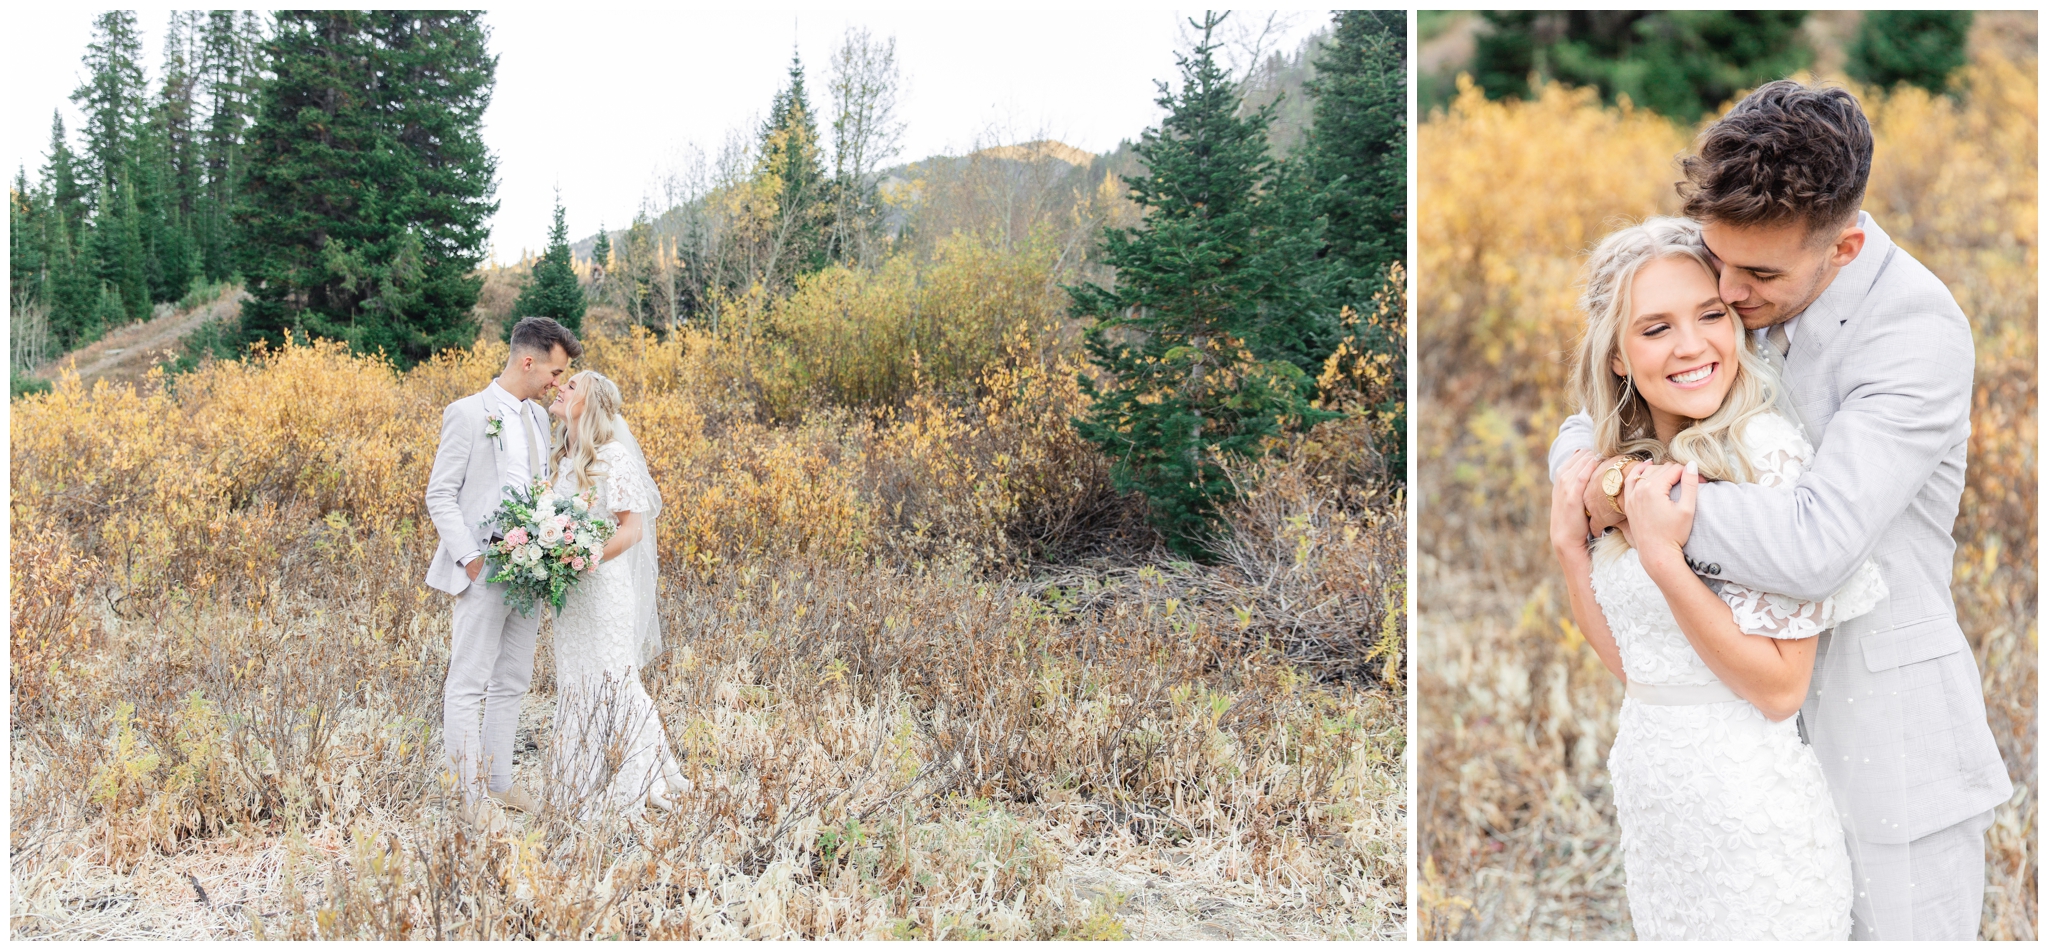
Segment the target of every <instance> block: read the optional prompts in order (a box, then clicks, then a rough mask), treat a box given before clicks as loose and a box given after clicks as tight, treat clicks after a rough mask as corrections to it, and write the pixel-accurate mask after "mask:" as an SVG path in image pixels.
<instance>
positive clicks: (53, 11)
mask: <svg viewBox="0 0 2048 951" xmlns="http://www.w3.org/2000/svg"><path fill="white" fill-rule="evenodd" d="M1193 12H1195V13H1198V12H1199V11H1193ZM94 15H95V14H94V12H93V11H91V10H89V9H69V10H67V9H62V8H56V7H37V8H32V9H28V10H22V9H20V8H11V9H10V10H9V11H8V13H7V14H6V17H7V64H6V67H5V68H6V71H7V77H8V91H7V96H6V98H7V102H8V109H9V114H8V121H7V150H8V151H7V159H8V164H9V166H10V167H9V168H8V169H7V173H8V175H9V177H10V178H11V177H12V173H13V171H14V168H13V166H20V165H26V166H27V168H28V170H29V174H30V175H31V176H32V177H33V176H34V175H35V173H36V170H37V169H38V168H39V167H40V166H41V165H42V164H43V162H44V160H45V157H46V154H47V147H48V144H49V130H50V110H51V109H52V108H62V109H63V110H64V113H65V124H66V126H67V127H68V128H69V129H70V130H71V131H72V132H73V145H74V147H76V145H77V142H78V140H77V137H76V132H77V129H78V113H77V110H76V108H75V107H74V106H72V104H71V102H70V99H69V96H70V93H71V90H72V89H74V88H76V87H77V85H78V83H79V80H80V76H81V73H82V69H81V67H80V66H79V57H80V56H81V55H83V54H84V52H85V45H86V43H87V42H88V41H89V39H90V36H91V25H92V18H93V16H94ZM1189 15H1190V11H1173V10H1166V9H1153V10H1131V9H1116V8H1109V7H1098V8H1096V9H1093V10H1087V11H1056V10H1042V9H1041V10H1033V11H1028V12H1026V11H980V10H977V11H965V10H961V11H921V12H906V11H889V12H860V11H847V10H830V11H818V10H811V11H801V12H798V11H781V12H774V11H768V12H763V11H755V10H750V11H744V12H741V11H705V10H674V9H670V10H618V9H609V8H602V7H594V6H585V5H576V4H571V5H565V6H555V7H552V8H548V9H527V8H513V9H496V10H492V11H491V12H490V13H489V14H488V15H487V16H486V18H485V22H487V23H488V24H489V25H490V27H491V31H492V38H491V45H492V48H493V50H494V51H495V52H496V53H497V54H498V56H499V59H498V85H497V91H496V94H495V96H494V97H493V99H492V101H491V107H490V110H489V112H487V113H486V114H485V127H484V137H485V139H486V140H487V141H488V142H489V144H490V146H491V149H492V150H493V151H494V152H495V153H496V154H497V156H498V195H497V197H498V199H499V202H500V206H499V209H498V214H497V217H496V219H495V220H494V221H493V222H492V234H493V239H494V251H495V253H496V255H497V257H498V258H499V259H500V260H505V261H509V260H512V259H515V258H516V257H517V256H518V255H519V253H520V250H521V249H522V248H526V249H534V250H538V249H539V248H540V246H541V245H542V244H543V243H545V241H546V237H547V227H548V216H549V214H550V212H551V210H552V207H553V205H552V203H553V199H554V188H555V187H556V186H557V185H559V186H560V187H561V190H562V200H563V203H564V204H565V205H566V206H567V208H568V223H569V231H570V234H571V235H573V236H576V237H583V236H586V235H588V234H590V233H592V232H594V231H595V230H596V228H597V226H598V223H599V221H600V220H602V221H603V222H604V223H605V224H607V225H609V226H611V227H620V226H622V225H624V224H625V223H627V222H628V221H630V220H631V218H632V217H633V213H634V211H635V209H637V208H638V207H639V205H640V202H641V199H642V197H643V196H644V195H646V194H648V193H649V192H650V191H651V190H652V189H653V188H654V184H653V182H654V180H655V178H656V176H657V174H658V172H659V171H660V170H662V169H664V168H667V167H669V166H672V165H675V164H678V163H679V162H680V161H681V157H682V156H683V155H684V154H685V150H686V149H687V147H689V146H690V145H692V144H694V145H695V146H697V147H698V148H701V149H703V150H704V152H705V153H707V154H708V155H712V156H715V155H716V153H717V150H718V147H719V145H720V143H722V142H723V141H724V139H725V136H726V132H727V130H729V129H732V128H736V127H742V128H747V129H752V128H754V127H756V125H757V124H758V122H759V118H760V116H761V115H762V114H763V113H765V112H766V111H767V107H768V103H769V100H770V98H771V97H772V96H773V95H774V93H775V91H776V89H778V88H779V87H780V86H781V85H782V83H783V82H784V78H785V74H786V72H787V70H788V67H789V57H790V52H791V49H792V46H794V48H795V49H796V50H797V51H798V52H800V53H801V54H802V56H803V61H804V66H805V73H806V78H807V85H808V87H809V89H810V93H811V97H812V99H811V101H812V104H813V106H814V107H815V108H817V109H819V110H821V111H822V110H824V109H825V108H827V106H828V100H827V97H826V93H825V76H826V74H827V71H828V70H829V64H830V57H831V53H832V50H834V49H835V48H837V46H838V44H839V41H840V39H841V38H842V37H843V36H844V34H845V32H846V30H847V29H848V28H849V27H854V26H861V27H866V28H867V29H868V31H869V32H870V33H871V34H873V35H874V36H875V37H877V38H881V37H887V36H894V37H895V38H896V57H897V63H898V65H899V68H900V69H901V71H902V73H903V78H904V80H905V85H906V90H905V95H904V97H903V101H902V105H901V113H900V117H901V119H902V121H904V122H905V123H906V125H907V128H906V130H905V134H904V142H903V145H904V148H903V152H902V154H901V156H899V158H900V159H903V160H909V159H917V158H923V157H925V156H927V155H932V154H937V153H953V154H957V153H959V152H961V151H964V150H965V149H967V148H969V147H971V146H972V145H974V144H975V143H976V142H977V141H981V142H986V141H987V140H988V139H989V138H990V137H994V138H998V139H1005V140H1025V139H1030V138H1036V137H1037V136H1038V135H1040V134H1041V133H1043V134H1044V135H1047V136H1049V137H1051V138H1056V139H1059V140H1061V141H1063V142H1066V143H1067V144H1069V145H1073V146H1076V147H1078V148H1082V149H1086V150H1088V151H1090V152H1103V151H1107V150H1108V149H1111V148H1114V147H1115V146H1116V144H1117V142H1118V141H1119V140H1121V139H1125V138H1135V137H1136V136H1137V134H1138V133H1139V132H1140V131H1141V130H1143V129H1144V128H1145V127H1146V126H1149V125H1153V124H1155V123H1157V122H1158V121H1159V118H1160V112H1159V109H1158V107H1157V106H1155V105H1153V101H1152V100H1153V99H1154V98H1155V97H1156V95H1157V93H1156V91H1155V87H1154V85H1153V81H1154V80H1172V79H1174V78H1175V77H1177V75H1178V72H1177V69H1176V67H1175V65H1174V58H1173V57H1174V52H1175V50H1176V49H1182V48H1184V46H1183V39H1182V33H1183V26H1182V24H1183V23H1184V21H1185V19H1186V17H1187V16H1189ZM139 17H140V20H141V24H142V27H143V30H144V35H145V42H146V44H147V52H146V62H147V64H148V66H149V71H150V77H151V81H152V83H154V82H155V81H156V78H157V76H158V66H159V64H160V53H159V51H158V47H157V42H158V40H159V38H160V37H161V35H162V33H163V27H164V23H165V19H166V10H165V9H146V10H143V11H142V12H141V13H140V14H139ZM1234 19H1240V20H1253V21H1256V22H1258V23H1261V24H1263V23H1264V22H1265V21H1266V14H1265V13H1257V14H1251V13H1241V14H1236V15H1234ZM1280 19H1281V21H1282V25H1283V31H1282V35H1281V36H1280V37H1279V38H1278V45H1280V46H1281V47H1283V48H1285V49H1287V50H1289V51H1292V50H1293V49H1294V48H1296V47H1297V46H1298V45H1299V44H1300V42H1301V40H1302V39H1304V38H1306V37H1307V36H1308V35H1309V34H1310V33H1311V32H1313V31H1315V30H1316V29H1318V28H1319V27H1321V26H1322V25H1323V24H1324V23H1326V22H1327V21H1328V14H1327V12H1325V11H1321V10H1315V11H1295V12H1287V13H1282V14H1280ZM991 134H992V135H991Z"/></svg>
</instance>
